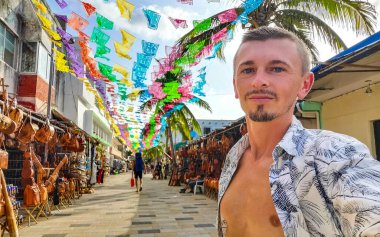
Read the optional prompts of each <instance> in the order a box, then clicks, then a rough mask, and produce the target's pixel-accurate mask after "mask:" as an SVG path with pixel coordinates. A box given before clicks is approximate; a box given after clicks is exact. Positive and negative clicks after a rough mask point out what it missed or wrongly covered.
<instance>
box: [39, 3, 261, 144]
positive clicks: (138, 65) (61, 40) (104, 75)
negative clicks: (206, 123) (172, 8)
mask: <svg viewBox="0 0 380 237" xmlns="http://www.w3.org/2000/svg"><path fill="white" fill-rule="evenodd" d="M78 1H79V3H80V5H81V9H76V12H74V11H72V9H69V10H70V11H71V12H70V13H69V15H67V14H62V12H57V13H56V14H54V17H56V18H57V19H59V20H60V21H61V22H66V23H67V26H69V27H70V28H71V29H72V30H73V31H74V32H75V34H77V35H72V34H69V33H68V32H67V31H66V30H64V29H62V28H60V27H56V26H54V23H53V20H52V18H51V16H50V15H49V13H48V11H47V8H46V6H45V5H44V3H42V2H41V1H39V0H32V2H33V5H34V7H35V13H36V15H37V17H38V19H39V21H40V23H41V26H42V28H43V29H44V30H45V32H46V33H47V34H48V36H49V38H50V40H51V41H52V42H53V43H54V44H55V45H56V48H54V49H53V52H54V61H55V64H56V69H57V70H58V71H61V72H65V73H72V74H73V75H75V77H77V78H78V79H79V80H80V81H82V82H83V84H84V85H85V88H86V89H87V90H88V91H89V92H91V93H93V94H94V96H95V99H96V103H97V106H98V108H99V109H100V110H102V111H103V112H104V114H105V116H106V118H107V120H109V121H110V123H111V127H112V130H113V131H114V133H115V134H116V136H121V138H122V139H123V141H124V142H125V143H126V144H127V145H128V146H129V147H130V148H131V149H133V150H138V149H141V148H148V147H152V146H156V145H158V144H159V140H160V135H161V134H162V133H163V132H164V131H165V129H166V127H167V122H166V121H167V119H168V118H169V117H170V116H171V114H173V113H175V112H176V111H180V110H181V109H183V107H184V104H185V103H196V102H198V101H199V98H198V97H197V96H205V95H206V94H205V92H204V86H205V85H206V75H207V74H206V67H202V68H201V69H200V70H199V71H198V74H196V75H195V78H194V79H193V73H192V72H191V70H190V69H191V68H193V67H194V66H196V65H198V64H199V63H200V62H201V61H202V60H203V59H206V60H211V59H213V58H215V57H216V55H217V53H218V52H219V51H220V50H221V49H222V48H223V46H224V45H225V44H226V42H229V41H231V40H232V38H233V30H232V29H231V25H234V24H236V23H238V22H241V23H243V24H245V23H246V22H247V21H248V15H249V14H250V13H251V12H252V11H254V10H255V9H256V8H257V7H259V6H260V4H261V3H262V0H244V1H243V4H242V8H243V11H242V13H240V14H239V13H237V12H236V10H235V9H229V10H226V11H224V12H221V13H220V14H217V15H215V16H212V17H209V18H207V19H204V20H194V21H193V29H192V30H191V31H190V33H189V37H190V38H194V37H197V36H201V35H202V34H205V35H208V37H206V38H205V37H199V40H195V41H192V40H190V38H189V39H188V40H185V41H184V43H183V44H181V45H179V44H178V45H174V46H165V47H164V51H165V54H166V55H165V57H164V58H160V59H156V58H155V57H156V55H157V52H158V49H159V47H160V45H159V44H157V43H155V42H151V41H147V40H144V39H142V40H141V41H139V42H141V51H139V52H138V53H137V54H136V55H131V48H132V47H133V46H134V44H135V42H136V37H135V36H134V35H133V34H131V33H130V32H128V31H127V30H125V29H122V28H120V27H119V29H117V30H118V31H119V32H116V33H115V31H113V30H114V29H115V27H116V24H115V23H114V22H113V21H111V20H110V19H108V18H107V17H105V16H104V15H102V14H100V13H99V12H98V9H97V8H96V7H95V6H94V5H93V4H91V3H89V2H86V1H82V0H78ZM103 1H104V3H105V4H110V1H109V0H103ZM115 1H116V6H117V8H118V9H119V12H120V15H121V16H122V17H123V18H124V19H126V20H127V21H129V22H131V20H132V17H133V16H134V15H136V13H135V11H136V9H135V6H134V4H132V3H131V2H129V1H127V0H115ZM55 2H56V4H57V5H58V6H59V7H60V9H62V11H63V9H65V11H67V9H68V8H70V6H69V4H68V3H67V2H66V1H65V0H55ZM177 2H179V3H182V4H189V5H192V4H193V1H192V0H177ZM208 2H209V3H211V2H213V3H214V2H219V0H208ZM81 11H83V12H84V14H82V15H83V16H82V15H81V14H80V13H79V12H81ZM141 14H143V15H144V17H145V18H146V21H147V28H148V29H152V30H158V28H159V23H160V19H161V15H160V14H159V13H158V12H155V11H153V10H150V9H145V8H143V9H142V12H141ZM168 19H169V21H170V22H171V24H172V25H173V26H174V28H175V29H179V28H181V29H186V28H188V27H189V25H188V23H187V22H188V21H187V20H185V19H177V18H173V17H170V16H169V17H168ZM93 23H95V25H94V26H92V25H93ZM226 23H231V24H226ZM222 24H226V25H228V26H226V27H223V28H220V29H219V30H218V31H217V32H213V33H212V34H210V33H208V32H209V31H210V29H211V28H212V27H215V26H218V25H222ZM90 27H91V28H90ZM111 31H112V32H113V33H112V34H111V33H109V32H111ZM85 32H89V33H90V34H89V35H90V36H89V35H87V34H86V33H85ZM111 35H112V36H111ZM117 36H121V42H120V41H117V40H114V39H113V37H117ZM75 37H77V40H75V41H74V40H73V39H74V38H75ZM90 43H91V45H95V51H94V52H93V49H92V47H91V46H90ZM110 44H113V47H110ZM113 55H116V56H117V57H118V58H119V59H120V60H124V59H127V60H131V59H132V58H135V61H134V62H133V66H132V67H131V68H128V67H127V66H123V65H122V64H120V63H114V62H113V59H114V57H113ZM152 64H153V65H152ZM85 68H86V70H85ZM148 72H150V74H149V73H148ZM149 79H150V80H149Z"/></svg>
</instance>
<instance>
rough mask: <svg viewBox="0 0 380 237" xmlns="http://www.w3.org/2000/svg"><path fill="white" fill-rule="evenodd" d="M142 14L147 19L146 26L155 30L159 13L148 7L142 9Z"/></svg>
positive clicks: (159, 16)
mask: <svg viewBox="0 0 380 237" xmlns="http://www.w3.org/2000/svg"><path fill="white" fill-rule="evenodd" d="M143 12H144V15H145V17H146V19H147V20H148V28H150V29H152V30H157V28H158V23H159V22H160V18H161V15H160V14H158V13H157V12H155V11H152V10H149V9H143Z"/></svg>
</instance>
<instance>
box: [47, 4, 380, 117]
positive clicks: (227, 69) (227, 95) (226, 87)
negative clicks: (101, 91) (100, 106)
mask: <svg viewBox="0 0 380 237" xmlns="http://www.w3.org/2000/svg"><path fill="white" fill-rule="evenodd" d="M66 1H67V2H68V3H69V5H68V7H67V8H65V9H61V8H59V7H58V5H57V3H56V2H55V1H54V0H47V2H48V4H49V6H50V8H51V9H52V10H53V12H55V13H57V14H65V15H69V14H70V12H71V11H74V12H76V13H78V14H79V15H81V16H85V12H84V9H83V7H82V6H81V5H80V2H79V1H78V0H66ZM84 2H88V3H91V4H92V5H93V6H94V7H96V9H97V12H98V13H100V14H101V15H103V16H105V17H107V18H108V19H109V20H111V21H113V22H114V24H115V25H114V30H112V31H109V32H107V31H105V32H107V33H109V35H110V36H111V40H110V42H109V43H108V44H107V46H108V47H109V48H111V49H113V46H112V44H113V41H115V40H116V41H119V42H121V35H120V32H119V31H118V29H119V28H122V29H125V30H127V31H128V32H130V33H131V34H133V35H134V36H136V38H137V40H136V42H135V44H134V45H133V46H132V48H131V52H130V55H131V56H132V60H126V59H120V58H118V57H116V56H115V55H114V54H112V52H111V54H110V55H109V56H110V59H111V60H110V61H109V62H107V61H106V60H102V59H100V60H99V61H100V62H103V63H108V64H113V63H119V64H121V65H123V66H126V67H127V68H130V69H131V68H132V66H133V62H134V61H135V60H136V54H137V53H138V52H142V49H141V44H140V42H141V40H146V41H150V42H154V43H158V44H160V47H159V50H158V53H157V55H156V58H157V59H160V58H162V57H164V56H165V46H173V45H174V44H175V42H176V40H178V39H179V38H180V37H181V36H182V35H184V34H185V33H186V32H188V31H189V30H191V28H192V21H193V20H200V19H205V18H207V17H209V16H211V15H214V14H216V13H218V12H220V11H223V10H226V9H229V8H232V7H234V6H236V5H237V4H238V3H239V2H240V1H238V0H237V1H227V0H221V2H220V3H218V2H210V3H208V1H207V0H194V3H193V5H187V4H182V3H180V2H177V1H176V0H158V1H153V0H130V2H131V3H133V4H135V10H134V12H133V17H132V20H131V21H130V22H129V21H127V20H126V19H124V18H122V17H121V16H120V12H119V10H118V8H117V6H116V2H115V0H109V2H105V1H104V0H91V1H88V0H87V1H84ZM232 2H233V3H232ZM369 2H371V3H373V4H374V5H375V7H376V10H377V11H378V12H379V11H380V0H370V1H369ZM143 8H146V9H150V10H153V11H156V12H158V13H159V14H160V15H161V19H160V23H159V26H158V29H157V30H152V29H149V28H148V27H147V20H146V18H145V16H144V14H143V12H142V9H143ZM169 16H170V17H172V18H178V19H183V20H187V24H188V25H189V27H188V28H187V29H180V28H179V29H175V28H174V26H173V25H172V24H171V22H170V21H169V19H168V17H169ZM88 20H89V21H90V23H91V24H94V21H95V16H91V17H90V18H89V19H88ZM379 25H380V24H379V20H378V24H377V30H376V31H379V29H380V28H379ZM237 28H238V30H237V31H236V32H235V34H234V39H233V40H232V41H231V42H229V43H228V44H227V46H226V48H225V51H224V53H225V58H226V60H225V62H223V61H220V60H218V59H213V60H203V61H202V63H201V64H200V65H199V67H198V68H200V67H203V66H206V73H207V74H206V83H207V84H206V86H205V87H204V92H205V94H206V97H203V99H204V100H206V101H207V102H208V103H209V104H210V106H211V108H212V110H213V112H212V113H209V112H207V111H205V110H202V109H199V108H197V107H196V106H194V105H189V107H190V109H191V110H192V112H193V114H194V115H195V117H196V118H198V119H216V120H219V119H228V120H235V119H238V118H239V117H241V116H243V112H242V110H241V108H240V104H239V102H238V100H237V99H235V97H234V93H233V86H232V59H233V56H234V54H235V52H236V50H237V47H238V46H239V43H240V40H241V35H242V33H243V30H242V29H241V27H237ZM334 29H335V30H336V31H337V32H338V33H339V35H341V36H342V38H343V40H344V42H345V43H346V45H347V46H348V47H350V46H352V45H354V44H355V43H357V42H359V41H361V40H363V39H364V38H366V37H367V36H356V35H355V34H354V33H352V32H351V33H350V32H347V31H346V30H344V29H339V28H334ZM91 31H92V27H88V28H87V30H86V31H85V32H86V33H87V34H88V35H91ZM69 32H70V30H69ZM73 35H75V34H74V33H73ZM91 46H92V47H93V49H95V45H94V44H92V45H91ZM317 47H318V49H319V51H320V61H325V60H327V59H329V58H331V57H332V56H334V55H335V54H336V53H337V52H333V51H332V50H331V49H330V48H329V47H328V46H327V45H325V44H322V43H317ZM153 65H154V63H152V65H151V67H152V66H153ZM196 69H197V68H194V70H196ZM195 76H196V74H194V77H193V78H195ZM146 83H147V84H149V83H151V81H150V79H148V80H147V81H146Z"/></svg>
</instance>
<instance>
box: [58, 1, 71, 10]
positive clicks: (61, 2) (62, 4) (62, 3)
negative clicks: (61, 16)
mask: <svg viewBox="0 0 380 237" xmlns="http://www.w3.org/2000/svg"><path fill="white" fill-rule="evenodd" d="M55 2H56V3H57V4H58V5H59V7H60V8H61V9H64V8H65V7H67V5H68V4H67V2H66V1H65V0H55Z"/></svg>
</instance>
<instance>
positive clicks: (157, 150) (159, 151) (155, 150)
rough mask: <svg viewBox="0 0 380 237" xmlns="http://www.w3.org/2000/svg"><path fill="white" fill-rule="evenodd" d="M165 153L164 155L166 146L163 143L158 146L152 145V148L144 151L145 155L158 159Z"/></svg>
mask: <svg viewBox="0 0 380 237" xmlns="http://www.w3.org/2000/svg"><path fill="white" fill-rule="evenodd" d="M163 155H164V147H163V144H162V143H161V144H159V145H158V146H155V147H151V148H149V149H147V150H144V151H143V156H144V157H150V158H155V159H156V160H157V159H158V158H159V157H162V156H163Z"/></svg>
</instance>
